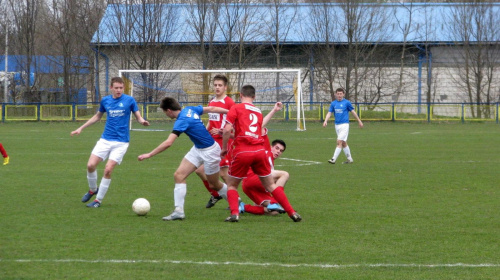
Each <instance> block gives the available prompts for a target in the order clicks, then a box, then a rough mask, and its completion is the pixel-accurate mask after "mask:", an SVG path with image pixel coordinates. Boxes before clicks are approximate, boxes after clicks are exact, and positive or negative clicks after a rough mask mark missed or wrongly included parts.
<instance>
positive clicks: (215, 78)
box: [214, 74, 227, 85]
mask: <svg viewBox="0 0 500 280" xmlns="http://www.w3.org/2000/svg"><path fill="white" fill-rule="evenodd" d="M217 80H219V81H223V82H224V85H227V77H226V76H224V75H221V74H217V75H215V77H214V81H217Z"/></svg>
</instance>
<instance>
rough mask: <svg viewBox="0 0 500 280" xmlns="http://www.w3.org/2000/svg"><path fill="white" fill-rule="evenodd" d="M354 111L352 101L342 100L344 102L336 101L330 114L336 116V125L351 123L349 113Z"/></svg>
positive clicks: (331, 107) (331, 106)
mask: <svg viewBox="0 0 500 280" xmlns="http://www.w3.org/2000/svg"><path fill="white" fill-rule="evenodd" d="M352 110H354V107H352V104H351V101H349V100H347V99H342V101H338V100H334V101H333V102H332V103H331V104H330V109H329V110H328V112H331V113H333V115H334V116H335V124H342V123H349V112H350V111H352Z"/></svg>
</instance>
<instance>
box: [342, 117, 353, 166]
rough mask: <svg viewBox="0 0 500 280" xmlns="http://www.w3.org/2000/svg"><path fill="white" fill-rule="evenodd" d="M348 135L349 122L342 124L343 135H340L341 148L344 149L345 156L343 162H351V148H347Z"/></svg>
mask: <svg viewBox="0 0 500 280" xmlns="http://www.w3.org/2000/svg"><path fill="white" fill-rule="evenodd" d="M348 136H349V124H344V128H343V137H342V150H343V151H344V154H345V156H346V157H347V161H345V162H343V163H352V162H353V159H352V156H351V150H350V149H349V145H347V137H348Z"/></svg>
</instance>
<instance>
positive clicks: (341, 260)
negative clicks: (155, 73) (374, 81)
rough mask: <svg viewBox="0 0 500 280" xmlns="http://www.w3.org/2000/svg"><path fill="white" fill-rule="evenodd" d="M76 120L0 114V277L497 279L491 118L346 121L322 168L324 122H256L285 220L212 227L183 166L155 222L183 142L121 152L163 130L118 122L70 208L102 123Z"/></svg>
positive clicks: (154, 141)
mask: <svg viewBox="0 0 500 280" xmlns="http://www.w3.org/2000/svg"><path fill="white" fill-rule="evenodd" d="M80 124H81V123H13V122H9V123H4V124H0V142H2V143H3V144H4V146H5V148H6V149H7V151H8V152H9V155H10V157H11V163H10V164H9V165H6V166H1V165H0V182H1V183H0V184H1V187H0V193H1V196H0V197H1V198H2V202H1V203H0V209H1V214H0V215H1V218H0V221H1V222H0V236H1V238H0V279H215V278H217V279H498V277H499V275H500V246H499V244H500V242H499V241H498V238H499V236H500V198H499V194H500V191H499V178H500V176H499V163H500V157H499V155H500V145H499V143H500V126H499V125H498V124H494V123H465V124H461V123H460V124H459V123H454V124H447V123H441V124H438V123H433V124H428V123H389V122H384V123H378V122H367V123H365V128H364V129H360V128H358V127H357V126H356V124H355V123H353V124H351V132H350V135H349V136H350V137H349V144H350V147H351V151H352V154H353V157H354V161H355V163H354V164H351V165H342V164H336V165H331V164H328V163H327V160H328V159H329V158H330V157H331V156H332V153H333V150H334V142H335V132H334V129H333V125H330V126H329V127H328V128H322V127H321V125H320V123H308V127H307V131H305V132H297V131H293V130H286V129H283V127H284V126H287V125H280V124H272V125H271V131H270V138H271V139H274V138H282V139H284V140H285V141H286V142H287V150H286V152H285V153H284V154H283V156H282V157H283V158H282V159H279V160H277V161H276V168H278V169H284V170H287V171H288V172H289V173H290V174H291V179H290V181H289V183H288V184H287V186H286V188H285V190H286V192H287V194H288V197H289V199H290V201H291V202H292V204H293V206H294V208H295V209H296V210H297V211H298V212H299V213H300V214H301V215H302V217H303V221H302V222H301V223H293V222H292V220H291V219H289V218H288V217H287V216H286V215H280V216H277V217H268V216H251V215H248V214H243V215H242V216H241V219H240V222H239V223H224V222H223V220H224V219H225V218H226V217H227V216H228V214H229V213H228V210H226V207H227V203H226V202H224V201H221V202H219V203H218V204H217V205H216V206H215V207H213V208H211V209H205V204H206V202H207V200H208V198H209V194H208V192H207V191H206V190H205V188H204V187H203V186H202V184H201V182H200V181H199V179H198V178H197V177H196V176H195V175H194V174H193V175H192V176H191V177H190V178H189V179H188V194H187V198H186V219H185V220H184V221H174V222H164V221H162V220H161V218H162V217H163V216H165V215H167V214H169V213H170V212H171V211H172V210H173V176H172V174H173V172H174V170H175V169H176V167H177V165H178V164H179V162H180V160H181V159H182V157H183V155H184V154H185V153H186V152H187V151H188V149H189V148H190V146H191V144H190V142H189V139H188V138H187V137H186V136H185V135H184V136H182V137H181V138H179V139H178V141H177V142H176V143H175V145H174V146H173V147H172V148H171V149H169V150H167V151H166V152H164V153H162V154H160V155H158V156H156V157H154V158H152V159H149V160H147V161H144V162H138V161H137V156H138V155H139V154H141V153H144V152H149V151H150V150H151V149H153V148H154V147H156V146H157V145H158V144H159V143H160V142H161V141H163V140H164V139H166V137H167V135H168V133H169V132H144V131H132V132H131V134H132V135H131V138H132V140H131V145H130V148H129V150H128V153H127V155H126V157H125V159H124V162H123V163H122V165H121V166H119V167H118V168H117V169H116V170H115V172H114V174H113V180H112V184H111V187H110V189H109V191H108V193H107V196H106V198H105V200H104V201H103V204H102V206H101V207H100V208H97V209H89V208H86V207H85V204H83V203H81V202H80V199H81V196H82V195H83V194H84V193H85V192H86V191H87V189H88V187H87V180H86V163H87V160H88V156H89V154H90V151H91V150H92V148H93V146H94V144H95V142H96V141H97V140H98V138H99V136H100V134H101V133H102V129H103V125H102V124H96V125H94V126H92V127H89V128H87V129H86V130H84V131H83V133H82V134H81V135H79V136H77V137H70V132H71V131H72V130H74V129H75V128H77V127H78V126H79V125H80ZM294 125H295V124H293V123H292V124H291V125H288V126H289V127H294ZM344 159H345V156H344V155H343V154H342V155H341V156H340V158H339V162H340V161H342V160H344ZM103 167H104V165H103V164H101V165H100V166H99V169H98V172H99V176H102V171H103ZM240 194H242V192H241V191H240ZM138 197H145V198H147V199H148V200H149V201H150V202H151V205H152V210H151V212H150V213H149V214H148V215H147V216H145V217H139V216H136V215H135V214H134V213H133V212H132V210H131V205H132V202H133V201H134V200H135V199H136V198H138ZM242 198H243V200H244V201H246V202H249V200H248V198H246V197H245V196H244V195H243V196H242Z"/></svg>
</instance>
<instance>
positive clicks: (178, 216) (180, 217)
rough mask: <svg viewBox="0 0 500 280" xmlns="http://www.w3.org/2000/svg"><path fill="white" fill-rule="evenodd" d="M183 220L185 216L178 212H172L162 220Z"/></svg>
mask: <svg viewBox="0 0 500 280" xmlns="http://www.w3.org/2000/svg"><path fill="white" fill-rule="evenodd" d="M184 218H186V215H184V212H180V211H174V212H172V214H170V215H168V216H166V217H163V218H162V220H164V221H174V220H181V221H182V220H184Z"/></svg>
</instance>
